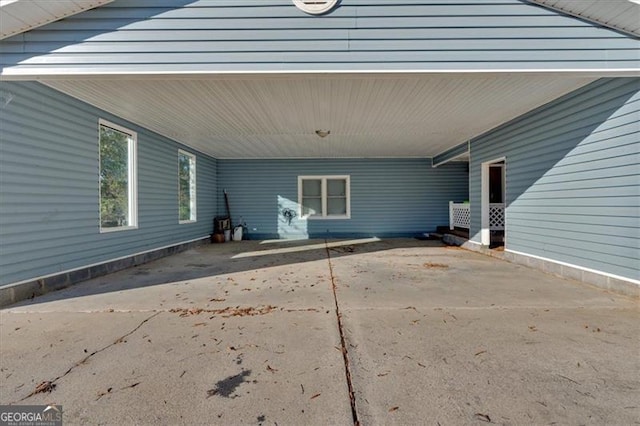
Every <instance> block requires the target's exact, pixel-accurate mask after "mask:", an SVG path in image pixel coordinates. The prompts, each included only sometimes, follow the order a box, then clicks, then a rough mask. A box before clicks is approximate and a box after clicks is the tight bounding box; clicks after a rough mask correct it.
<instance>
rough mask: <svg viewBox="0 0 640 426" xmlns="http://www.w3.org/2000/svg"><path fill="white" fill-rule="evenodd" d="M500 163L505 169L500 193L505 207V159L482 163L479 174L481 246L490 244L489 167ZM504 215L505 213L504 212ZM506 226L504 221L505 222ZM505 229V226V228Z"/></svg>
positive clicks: (500, 158)
mask: <svg viewBox="0 0 640 426" xmlns="http://www.w3.org/2000/svg"><path fill="white" fill-rule="evenodd" d="M501 161H504V163H505V166H504V167H505V168H504V169H503V185H502V191H503V199H504V201H505V205H506V193H505V192H506V191H505V190H506V185H505V184H504V183H505V182H504V179H506V177H504V176H506V163H507V157H499V158H494V159H493V160H491V161H485V162H484V163H482V166H481V167H482V172H481V176H480V182H481V184H480V193H481V200H480V211H481V226H480V243H481V244H482V245H483V246H489V245H490V244H491V229H490V224H489V167H490V166H491V164H494V163H499V162H501ZM505 214H506V212H505ZM505 224H506V221H505ZM505 229H506V226H505Z"/></svg>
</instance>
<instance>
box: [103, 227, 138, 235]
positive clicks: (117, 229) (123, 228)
mask: <svg viewBox="0 0 640 426" xmlns="http://www.w3.org/2000/svg"><path fill="white" fill-rule="evenodd" d="M133 229H138V227H137V226H118V227H117V228H100V233H101V234H109V233H111V232H120V231H131V230H133Z"/></svg>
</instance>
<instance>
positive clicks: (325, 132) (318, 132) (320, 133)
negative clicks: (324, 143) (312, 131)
mask: <svg viewBox="0 0 640 426" xmlns="http://www.w3.org/2000/svg"><path fill="white" fill-rule="evenodd" d="M330 134H331V130H316V135H318V136H320V137H321V138H326V137H327V136H329V135H330Z"/></svg>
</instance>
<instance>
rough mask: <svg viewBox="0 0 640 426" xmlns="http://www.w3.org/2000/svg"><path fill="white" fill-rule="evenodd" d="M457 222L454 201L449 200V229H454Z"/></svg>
mask: <svg viewBox="0 0 640 426" xmlns="http://www.w3.org/2000/svg"><path fill="white" fill-rule="evenodd" d="M453 228H455V224H454V223H453V201H449V229H450V230H452V231H453Z"/></svg>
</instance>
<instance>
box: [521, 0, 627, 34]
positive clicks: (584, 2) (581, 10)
mask: <svg viewBox="0 0 640 426" xmlns="http://www.w3.org/2000/svg"><path fill="white" fill-rule="evenodd" d="M530 1H531V2H532V3H537V4H540V5H542V6H546V7H549V8H552V9H555V10H558V11H560V12H564V13H568V14H569V15H573V16H577V17H579V18H584V19H586V20H590V21H595V22H597V23H600V24H602V25H605V26H607V27H611V28H613V29H617V30H620V31H623V32H626V33H629V34H632V35H635V36H640V0H530Z"/></svg>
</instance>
